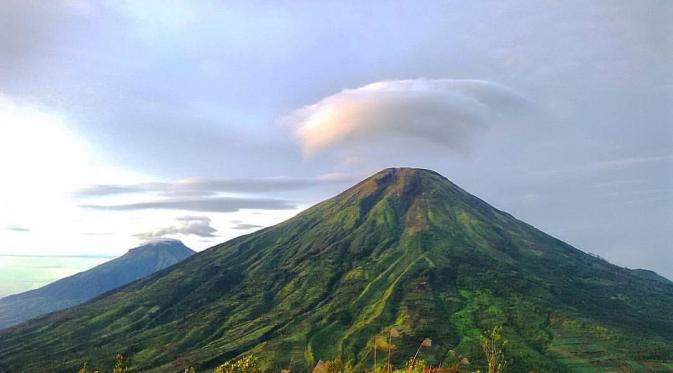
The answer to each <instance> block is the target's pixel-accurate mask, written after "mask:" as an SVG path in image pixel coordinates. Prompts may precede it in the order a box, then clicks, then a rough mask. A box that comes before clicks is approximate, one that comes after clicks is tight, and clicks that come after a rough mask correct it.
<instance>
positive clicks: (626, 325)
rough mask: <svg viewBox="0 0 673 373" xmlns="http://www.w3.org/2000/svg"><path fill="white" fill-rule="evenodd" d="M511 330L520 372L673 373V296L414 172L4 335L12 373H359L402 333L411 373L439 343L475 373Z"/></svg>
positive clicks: (438, 358)
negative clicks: (250, 361)
mask: <svg viewBox="0 0 673 373" xmlns="http://www.w3.org/2000/svg"><path fill="white" fill-rule="evenodd" d="M549 213H550V214H553V211H550V212H549ZM662 234H665V232H662ZM496 325H502V326H503V330H504V333H505V337H506V338H507V339H508V340H509V344H508V346H507V350H506V351H507V356H508V358H510V359H511V365H510V369H509V370H508V371H509V372H529V371H530V370H532V369H535V370H536V371H538V372H571V371H582V372H608V371H614V372H616V371H630V372H639V371H642V372H644V371H661V372H665V371H671V369H672V367H673V284H670V283H667V282H664V281H658V280H655V279H653V278H652V276H651V275H645V276H643V274H642V273H639V272H634V271H631V270H629V269H626V268H622V267H618V266H615V265H612V264H610V263H608V262H606V261H604V260H601V259H600V258H595V257H593V256H591V255H588V254H586V253H584V252H582V251H580V250H577V249H575V248H573V247H571V246H570V245H568V244H565V243H563V242H561V241H559V240H557V239H555V238H553V237H551V236H549V235H546V234H545V233H543V232H541V231H539V230H537V229H535V228H533V227H532V226H530V225H528V224H526V223H523V222H521V221H519V220H517V219H515V218H514V217H512V216H511V215H509V214H507V213H505V212H502V211H500V210H497V209H495V208H493V207H491V206H490V205H488V204H487V203H486V202H484V201H482V200H480V199H479V198H477V197H474V196H472V195H470V194H469V193H467V192H466V191H464V190H463V189H461V188H459V187H458V186H456V185H455V184H453V183H451V182H450V181H449V180H447V179H446V178H444V177H442V176H441V175H439V174H437V173H435V172H432V171H428V170H420V169H411V168H402V169H386V170H384V171H382V172H379V173H377V174H376V175H374V176H372V177H370V178H368V179H366V180H364V181H362V182H361V183H359V184H357V185H356V186H354V187H352V188H351V189H349V190H347V191H345V192H343V193H341V194H340V195H338V196H336V197H334V198H332V199H329V200H327V201H324V202H322V203H319V204H317V205H315V206H313V207H311V208H309V209H308V210H306V211H304V212H302V213H300V214H298V215H297V216H295V217H294V218H292V219H290V220H288V221H285V222H283V223H281V224H278V225H276V226H273V227H270V228H266V229H263V230H260V231H257V232H255V233H252V234H249V235H246V236H242V237H239V238H236V239H233V240H231V241H229V242H226V243H224V244H221V245H218V246H215V247H213V248H210V249H208V250H206V251H204V252H201V253H199V254H196V255H194V256H193V257H191V258H189V259H188V260H185V261H184V262H182V263H179V264H177V265H175V266H173V267H171V268H170V269H167V270H165V271H161V272H159V273H157V274H155V275H152V276H150V277H148V278H146V279H144V280H141V281H138V282H135V283H133V284H131V285H129V286H126V287H124V288H122V289H119V290H117V291H115V292H112V293H109V294H107V295H105V296H104V297H101V298H98V299H96V300H95V301H92V302H88V303H86V304H83V305H80V306H78V307H74V308H71V309H69V310H67V311H63V312H59V313H56V314H52V315H49V316H48V317H44V318H40V319H37V320H34V321H31V322H28V323H24V324H22V325H19V326H18V327H16V328H14V329H11V330H7V331H4V332H0V372H21V373H25V372H44V371H49V372H73V371H75V370H76V368H77V367H78V366H80V364H81V363H82V361H83V360H84V359H88V360H89V366H91V367H97V368H101V369H109V363H108V362H109V361H110V358H111V356H114V354H115V353H117V352H122V353H124V354H125V355H126V356H128V357H129V362H130V364H131V365H132V369H133V370H134V371H139V372H140V371H142V372H179V371H183V370H184V368H185V367H187V366H189V365H193V366H195V367H196V368H197V370H198V371H208V369H212V368H213V367H214V366H216V365H217V364H219V363H221V362H222V361H224V360H227V359H231V358H233V357H236V356H240V355H242V354H248V353H253V354H254V355H255V356H256V357H257V358H258V359H259V363H260V364H261V365H262V367H263V368H269V369H270V371H279V370H280V369H281V368H290V369H292V371H293V372H305V371H307V370H308V368H309V367H311V366H313V365H314V364H315V363H316V362H317V361H318V360H325V359H332V358H335V357H341V358H342V359H344V360H351V361H353V362H354V363H355V364H356V367H357V369H358V371H362V370H363V369H364V368H368V369H371V363H372V355H371V350H372V341H373V340H374V337H375V336H376V335H386V334H387V333H388V331H389V330H390V328H393V327H394V328H396V329H397V330H398V331H399V333H400V336H399V337H398V338H395V339H394V340H393V343H394V344H395V345H396V346H397V347H396V348H395V351H394V354H393V362H394V363H395V365H396V366H400V365H403V363H404V360H405V359H407V358H409V357H410V356H412V355H413V354H414V352H415V351H416V348H417V347H418V345H419V343H420V341H421V340H423V338H425V337H428V338H431V339H432V346H431V347H428V348H424V349H422V350H421V352H420V354H419V357H420V358H422V359H424V360H426V361H428V362H429V363H431V364H434V365H438V364H440V363H444V364H449V363H451V362H452V361H455V359H456V357H455V356H457V355H458V354H464V355H467V356H469V360H470V361H471V365H470V367H469V368H473V369H472V370H476V369H477V368H482V367H483V366H484V361H483V357H482V356H483V355H482V353H481V348H480V345H479V343H480V341H479V337H480V334H481V333H483V332H484V331H485V330H488V329H490V328H492V327H494V326H496ZM452 350H453V351H455V353H454V354H452V353H451V352H450V351H452ZM379 361H380V360H379ZM445 366H446V365H445ZM472 370H470V371H472Z"/></svg>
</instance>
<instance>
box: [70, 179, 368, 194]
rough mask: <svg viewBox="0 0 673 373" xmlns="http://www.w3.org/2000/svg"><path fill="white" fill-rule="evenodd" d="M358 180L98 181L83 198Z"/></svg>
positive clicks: (299, 187)
mask: <svg viewBox="0 0 673 373" xmlns="http://www.w3.org/2000/svg"><path fill="white" fill-rule="evenodd" d="M354 181H356V179H355V178H353V177H352V176H350V175H346V174H340V173H331V174H323V175H319V176H316V177H291V176H277V177H259V178H207V177H192V178H186V179H181V180H178V181H175V182H152V183H142V184H127V185H121V184H118V185H112V184H98V185H91V186H89V187H86V188H83V189H81V190H79V191H78V192H77V193H75V195H76V196H77V197H80V198H88V197H103V196H109V195H119V194H136V193H155V192H156V193H160V194H161V195H164V196H173V197H176V196H183V197H184V196H209V195H214V194H217V193H246V194H250V193H253V194H256V193H271V192H283V191H295V190H302V189H308V188H312V187H319V186H323V185H348V184H350V183H352V182H354Z"/></svg>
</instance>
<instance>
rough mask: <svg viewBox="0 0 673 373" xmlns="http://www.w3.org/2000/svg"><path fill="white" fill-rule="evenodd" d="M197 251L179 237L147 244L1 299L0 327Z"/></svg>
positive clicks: (102, 290)
mask: <svg viewBox="0 0 673 373" xmlns="http://www.w3.org/2000/svg"><path fill="white" fill-rule="evenodd" d="M192 254H194V251H192V250H191V249H190V248H188V247H187V246H185V245H184V244H183V243H182V242H180V241H176V240H162V241H158V242H152V243H147V244H145V245H142V246H139V247H136V248H134V249H131V250H129V251H128V252H127V253H126V254H124V255H122V256H120V257H119V258H116V259H113V260H110V261H109V262H106V263H103V264H101V265H98V266H96V267H94V268H91V269H89V270H87V271H84V272H80V273H77V274H75V275H72V276H69V277H66V278H64V279H61V280H58V281H54V282H52V283H51V284H48V285H45V286H43V287H41V288H38V289H34V290H30V291H26V292H23V293H20V294H15V295H10V296H8V297H5V298H2V299H0V329H4V328H7V327H10V326H12V325H16V324H18V323H20V322H22V321H25V320H29V319H31V318H34V317H37V316H41V315H44V314H47V313H50V312H54V311H58V310H62V309H65V308H68V307H72V306H74V305H77V304H80V303H84V302H86V301H87V300H89V299H91V298H94V297H96V296H98V295H101V294H103V293H105V292H107V291H110V290H112V289H116V288H118V287H120V286H123V285H126V284H128V283H130V282H133V281H135V280H138V279H141V278H143V277H146V276H148V275H151V274H152V273H154V272H156V271H159V270H162V269H164V268H166V267H169V266H172V265H173V264H175V263H178V262H180V261H181V260H183V259H185V258H187V257H189V256H191V255H192Z"/></svg>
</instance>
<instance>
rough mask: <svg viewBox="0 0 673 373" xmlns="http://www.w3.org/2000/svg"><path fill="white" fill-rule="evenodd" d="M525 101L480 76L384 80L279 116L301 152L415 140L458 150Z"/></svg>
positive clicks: (514, 110) (524, 103) (508, 89)
mask: <svg viewBox="0 0 673 373" xmlns="http://www.w3.org/2000/svg"><path fill="white" fill-rule="evenodd" d="M527 106H528V104H527V100H526V99H525V98H523V97H522V96H521V95H519V94H518V93H516V92H515V91H514V90H512V89H510V88H508V87H505V86H503V85H501V84H498V83H495V82H490V81H484V80H464V79H409V80H386V81H380V82H375V83H371V84H368V85H365V86H362V87H360V88H356V89H346V90H343V91H341V92H339V93H337V94H333V95H331V96H328V97H325V98H323V99H322V100H320V101H318V102H317V103H315V104H313V105H308V106H304V107H302V108H300V109H298V110H296V111H295V112H293V113H292V114H290V115H289V116H287V117H286V118H285V119H284V122H285V123H286V124H287V125H289V126H291V127H292V128H294V130H295V131H296V135H297V138H298V139H299V141H300V143H301V145H302V148H303V150H304V154H305V155H309V156H310V155H313V154H315V153H317V152H319V151H321V150H324V149H326V148H329V147H332V146H335V145H337V144H344V143H361V142H367V141H370V142H374V141H376V140H385V139H390V138H400V137H401V138H405V139H417V140H422V141H424V142H427V143H431V144H435V145H439V146H441V147H445V148H449V149H452V150H463V149H465V148H466V147H467V146H468V145H469V140H470V137H471V136H472V134H473V133H474V132H475V131H477V130H478V129H483V128H487V127H489V126H491V125H493V123H494V121H495V120H505V119H509V118H511V116H512V115H513V114H516V113H520V112H521V111H522V110H524V109H525V108H526V107H527Z"/></svg>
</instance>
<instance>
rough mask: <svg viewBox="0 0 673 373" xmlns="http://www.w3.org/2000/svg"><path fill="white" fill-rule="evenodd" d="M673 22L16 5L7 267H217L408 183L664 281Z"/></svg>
mask: <svg viewBox="0 0 673 373" xmlns="http://www.w3.org/2000/svg"><path fill="white" fill-rule="evenodd" d="M671 19H673V3H672V2H670V1H666V0H662V1H650V0H647V1H638V2H634V1H619V0H615V1H591V2H587V1H563V2H561V1H534V2H531V1H526V2H523V1H511V0H499V1H396V2H390V1H369V2H361V1H355V2H346V1H343V2H314V1H298V0H294V1H245V2H236V1H232V2H227V4H226V6H225V5H223V3H221V2H217V1H115V2H103V1H87V0H67V1H66V0H54V1H48V2H42V1H25V0H5V1H2V2H0V172H2V182H1V183H0V256H2V255H4V256H7V257H6V258H9V257H16V256H28V258H30V257H31V256H36V255H37V256H40V257H44V256H61V257H62V256H66V257H68V256H84V257H106V256H115V255H121V254H123V253H124V252H126V250H128V249H129V248H131V247H134V246H137V245H139V244H142V243H143V242H146V241H148V240H155V239H161V238H177V239H181V240H183V241H184V242H185V243H186V244H187V245H188V246H190V247H192V248H193V249H195V250H203V249H206V248H208V247H210V246H213V245H215V244H217V243H221V242H224V241H226V240H228V239H230V238H233V237H236V236H238V235H241V234H245V233H250V232H253V231H255V230H257V229H259V228H261V227H265V226H269V225H272V224H275V223H278V222H281V221H283V220H284V219H287V218H289V217H291V216H293V215H295V214H297V213H298V212H299V211H301V210H303V209H305V208H306V207H308V206H310V205H312V204H314V203H316V202H318V201H320V200H322V199H325V198H328V197H330V196H332V195H334V194H336V193H338V192H339V191H341V190H343V189H345V188H347V187H348V186H350V185H351V184H353V183H355V182H357V181H358V180H360V179H362V178H365V177H367V176H369V175H371V174H373V173H375V172H376V171H378V170H380V169H382V168H385V167H395V166H412V167H423V168H429V169H433V170H435V171H438V172H440V173H441V174H443V175H444V176H446V177H447V178H449V179H450V180H452V181H453V182H455V183H457V184H458V185H460V186H462V187H463V188H464V189H466V190H468V191H469V192H471V193H473V194H475V195H477V196H478V197H480V198H482V199H484V200H486V201H488V202H489V203H490V204H492V205H494V206H495V207H497V208H500V209H502V210H505V211H508V212H510V213H511V214H513V215H514V216H516V217H518V218H519V219H521V220H524V221H526V222H528V223H530V224H532V225H534V226H536V227H538V228H540V229H542V230H543V231H545V232H547V233H549V234H551V235H554V236H556V237H558V238H560V239H562V240H564V241H566V242H568V243H570V244H572V245H574V246H576V247H577V248H579V249H582V250H584V251H587V252H591V253H594V254H596V255H599V256H601V257H604V258H606V259H607V260H609V261H611V262H613V263H615V264H618V265H622V266H627V267H630V268H648V269H652V270H655V271H657V272H658V273H660V274H663V275H665V276H668V277H669V278H673V247H671V243H670V239H669V237H668V236H669V233H670V232H671V231H672V230H673V105H672V103H673V38H672V37H671V35H673V23H672V22H670V20H671ZM27 260H28V262H30V259H27ZM92 263H93V262H92ZM92 265H93V264H92ZM65 266H66V267H68V266H67V265H65ZM38 267H39V265H37V264H36V268H38ZM81 267H82V266H81V265H80V264H78V265H70V266H69V267H68V268H70V272H76V271H77V270H80V269H81ZM5 268H8V267H5ZM35 270H36V271H37V270H38V269H35ZM0 271H1V272H2V273H4V274H6V273H8V272H7V271H8V270H6V269H2V268H0ZM66 272H67V271H64V272H62V273H64V275H65V274H67V273H66Z"/></svg>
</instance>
